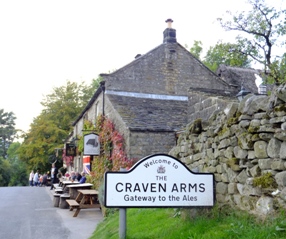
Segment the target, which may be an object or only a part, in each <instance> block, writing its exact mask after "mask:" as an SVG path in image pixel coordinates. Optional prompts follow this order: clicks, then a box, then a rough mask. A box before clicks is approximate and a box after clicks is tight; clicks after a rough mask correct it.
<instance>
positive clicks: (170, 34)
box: [163, 18, 177, 43]
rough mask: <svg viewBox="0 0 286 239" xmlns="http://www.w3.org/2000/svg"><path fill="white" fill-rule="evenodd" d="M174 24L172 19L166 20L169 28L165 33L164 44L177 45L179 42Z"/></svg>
mask: <svg viewBox="0 0 286 239" xmlns="http://www.w3.org/2000/svg"><path fill="white" fill-rule="evenodd" d="M172 22H173V20H172V19H170V18H169V19H167V20H166V23H167V28H166V29H165V31H164V32H163V34H164V41H163V43H176V42H177V39H176V30H175V29H173V28H172Z"/></svg>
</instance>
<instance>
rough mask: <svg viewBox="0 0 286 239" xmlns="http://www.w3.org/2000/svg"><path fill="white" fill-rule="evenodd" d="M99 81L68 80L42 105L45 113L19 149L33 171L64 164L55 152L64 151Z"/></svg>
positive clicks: (37, 120)
mask: <svg viewBox="0 0 286 239" xmlns="http://www.w3.org/2000/svg"><path fill="white" fill-rule="evenodd" d="M96 81H97V80H93V82H92V84H91V86H87V85H86V84H84V83H81V84H78V83H75V82H70V81H67V83H66V85H65V86H61V87H55V88H53V92H52V93H51V94H48V95H47V96H46V97H45V98H44V100H43V101H42V102H41V104H42V105H43V107H44V108H43V110H42V112H41V114H40V115H39V116H38V117H36V118H34V120H33V122H32V124H31V128H30V131H29V132H28V133H27V134H26V135H25V138H24V142H23V143H22V145H21V147H20V149H19V156H20V159H21V160H23V161H25V162H26V163H27V164H28V167H29V169H40V170H42V171H47V170H49V169H50V166H51V163H52V161H55V160H57V161H58V162H61V155H59V154H56V150H55V149H60V148H63V143H64V140H65V139H66V138H67V137H68V135H69V133H70V132H71V131H72V123H73V122H74V121H75V119H76V118H77V117H78V116H79V114H80V113H81V112H82V110H83V109H84V107H85V106H86V105H87V103H88V101H89V100H90V99H91V97H92V95H93V94H94V92H95V90H96V87H97V84H96Z"/></svg>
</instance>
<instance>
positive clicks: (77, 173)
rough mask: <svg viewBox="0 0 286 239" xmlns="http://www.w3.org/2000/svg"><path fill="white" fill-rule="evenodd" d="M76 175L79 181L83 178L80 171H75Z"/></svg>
mask: <svg viewBox="0 0 286 239" xmlns="http://www.w3.org/2000/svg"><path fill="white" fill-rule="evenodd" d="M75 176H76V180H77V181H80V179H81V175H80V173H79V172H76V173H75Z"/></svg>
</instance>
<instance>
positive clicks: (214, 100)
mask: <svg viewBox="0 0 286 239" xmlns="http://www.w3.org/2000/svg"><path fill="white" fill-rule="evenodd" d="M188 98H189V101H188V122H192V121H194V120H195V119H202V120H207V119H208V118H209V117H210V116H211V115H212V114H213V113H214V112H218V111H221V110H222V109H224V108H225V107H226V106H227V105H228V104H229V103H230V102H237V99H235V98H230V97H223V96H216V95H214V94H209V93H204V92H197V91H194V90H191V91H189V97H188Z"/></svg>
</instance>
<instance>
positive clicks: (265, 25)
mask: <svg viewBox="0 0 286 239" xmlns="http://www.w3.org/2000/svg"><path fill="white" fill-rule="evenodd" d="M248 3H249V4H250V5H251V7H252V9H251V10H250V11H248V12H244V11H243V12H241V13H236V14H232V13H231V12H228V13H229V14H230V16H231V17H232V20H230V21H227V20H223V19H221V18H219V19H218V21H219V22H220V24H221V26H222V27H223V28H224V29H225V30H227V31H239V32H240V33H242V34H243V35H239V36H237V38H236V40H237V48H236V49H235V51H237V52H239V53H241V54H243V55H246V56H249V57H251V58H252V59H254V60H255V61H257V62H258V63H261V64H262V65H263V66H264V72H265V74H266V75H267V76H268V80H270V81H273V82H275V83H279V82H281V78H280V77H281V76H280V74H279V73H278V72H279V69H278V68H277V67H278V66H279V65H280V63H279V58H277V57H275V56H274V59H272V57H273V51H272V50H273V47H274V46H280V47H282V46H283V45H285V41H281V38H282V36H284V35H285V33H286V24H285V23H286V17H285V16H286V10H281V11H278V10H276V9H275V8H274V7H271V6H268V5H267V4H266V3H265V0H248ZM279 38H280V39H279Z"/></svg>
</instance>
